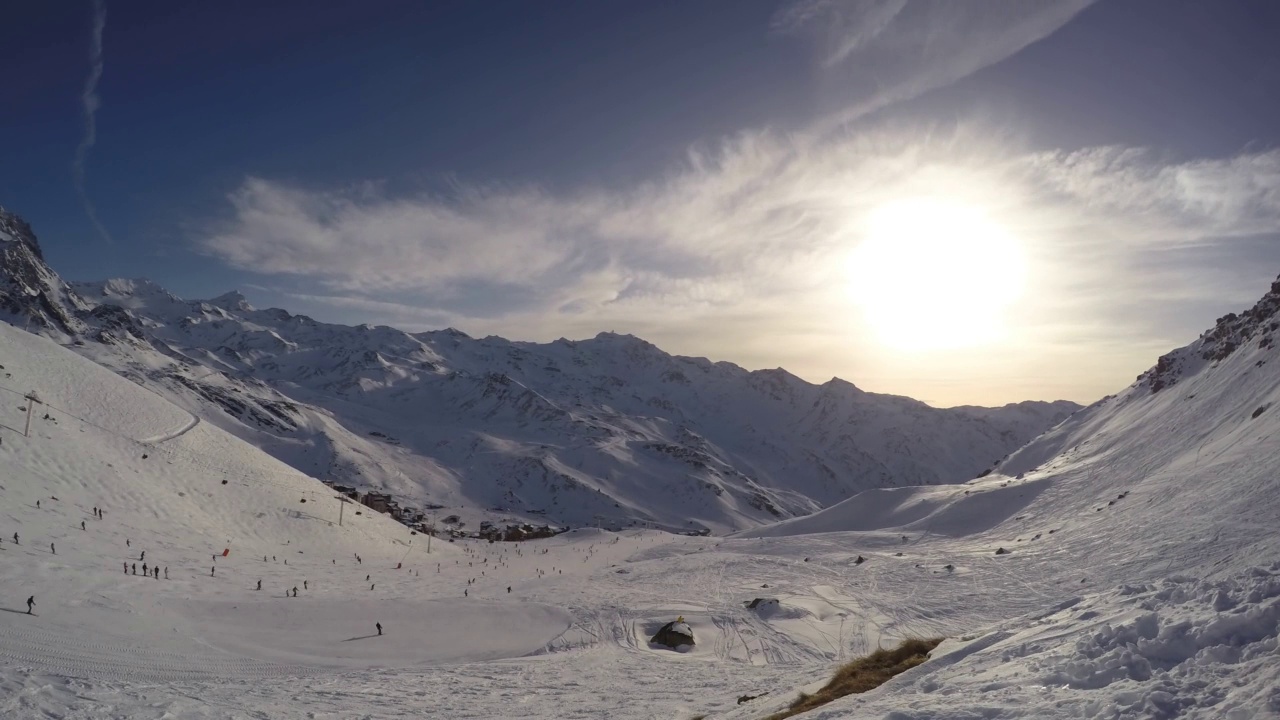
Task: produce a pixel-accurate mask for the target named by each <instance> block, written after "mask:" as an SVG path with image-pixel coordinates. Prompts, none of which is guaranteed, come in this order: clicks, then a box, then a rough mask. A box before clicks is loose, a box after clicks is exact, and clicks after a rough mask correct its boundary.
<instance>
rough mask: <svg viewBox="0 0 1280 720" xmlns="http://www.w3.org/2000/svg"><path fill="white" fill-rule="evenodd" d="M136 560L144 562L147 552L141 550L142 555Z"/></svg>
mask: <svg viewBox="0 0 1280 720" xmlns="http://www.w3.org/2000/svg"><path fill="white" fill-rule="evenodd" d="M138 559H139V560H146V559H147V551H146V550H143V551H142V555H141V556H140V557H138Z"/></svg>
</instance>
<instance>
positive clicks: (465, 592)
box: [462, 588, 467, 597]
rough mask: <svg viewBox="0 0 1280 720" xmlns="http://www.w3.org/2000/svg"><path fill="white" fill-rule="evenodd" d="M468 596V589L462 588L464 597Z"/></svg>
mask: <svg viewBox="0 0 1280 720" xmlns="http://www.w3.org/2000/svg"><path fill="white" fill-rule="evenodd" d="M466 596H467V589H466V588H462V597H466Z"/></svg>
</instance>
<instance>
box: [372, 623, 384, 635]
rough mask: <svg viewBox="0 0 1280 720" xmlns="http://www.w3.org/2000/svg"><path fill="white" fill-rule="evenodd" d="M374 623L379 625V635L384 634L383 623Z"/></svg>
mask: <svg viewBox="0 0 1280 720" xmlns="http://www.w3.org/2000/svg"><path fill="white" fill-rule="evenodd" d="M374 625H377V626H378V634H379V635H381V634H382V623H374Z"/></svg>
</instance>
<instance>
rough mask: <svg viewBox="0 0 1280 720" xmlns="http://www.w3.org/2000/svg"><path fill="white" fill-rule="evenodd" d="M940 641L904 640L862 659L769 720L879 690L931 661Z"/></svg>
mask: <svg viewBox="0 0 1280 720" xmlns="http://www.w3.org/2000/svg"><path fill="white" fill-rule="evenodd" d="M940 642H942V638H931V639H928V640H921V639H919V638H912V639H910V640H903V641H902V644H901V645H899V646H898V647H896V648H893V649H892V650H877V651H875V652H873V653H871V654H870V655H867V656H866V657H861V658H858V659H857V660H854V661H853V662H851V663H849V664H848V665H845V666H844V667H842V668H840V669H839V670H837V671H836V676H835V677H833V678H831V682H829V683H827V684H826V685H825V686H824V687H823V688H822V689H821V690H819V691H818V692H816V693H814V694H812V695H806V694H804V693H800V697H799V698H796V701H795V702H793V703H791V705H790V706H788V708H787V709H786V710H783V711H782V712H778V713H774V714H772V715H770V716H769V717H767V718H765V720H782V718H789V717H791V716H792V715H799V714H800V713H802V712H808V711H810V710H812V709H814V708H816V707H820V706H822V705H826V704H827V703H829V702H831V701H832V700H838V699H839V698H842V697H844V696H845V695H853V694H855V693H864V692H866V691H868V690H872V689H875V688H878V687H880V686H881V685H883V684H885V682H887V681H888V680H889V678H891V677H893V676H894V675H897V674H899V673H904V672H906V671H908V670H910V669H911V668H913V667H915V666H917V665H919V664H920V663H922V662H924V661H925V660H928V659H929V653H930V652H932V651H933V649H934V648H936V647H938V643H940Z"/></svg>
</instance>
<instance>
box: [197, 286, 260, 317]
mask: <svg viewBox="0 0 1280 720" xmlns="http://www.w3.org/2000/svg"><path fill="white" fill-rule="evenodd" d="M205 302H206V303H207V304H209V305H213V306H214V307H220V308H222V309H223V310H234V311H237V312H251V311H252V310H253V306H252V305H250V304H249V300H248V299H247V298H245V296H244V295H241V294H240V291H239V290H232V291H231V292H226V293H223V294H221V295H219V296H218V297H216V298H213V299H211V300H206V301H205Z"/></svg>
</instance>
